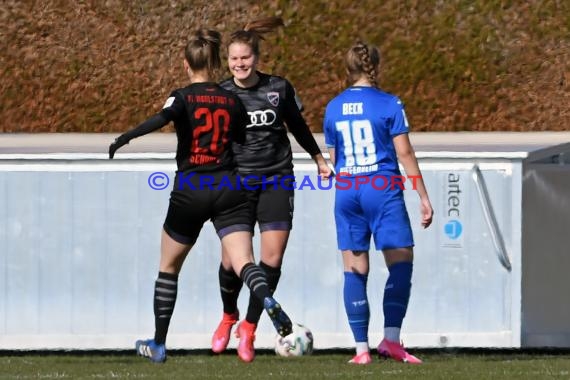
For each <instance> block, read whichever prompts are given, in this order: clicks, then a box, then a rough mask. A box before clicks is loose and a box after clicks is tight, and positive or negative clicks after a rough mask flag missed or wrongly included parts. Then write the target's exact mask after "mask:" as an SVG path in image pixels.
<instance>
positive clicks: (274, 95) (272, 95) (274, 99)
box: [267, 91, 279, 107]
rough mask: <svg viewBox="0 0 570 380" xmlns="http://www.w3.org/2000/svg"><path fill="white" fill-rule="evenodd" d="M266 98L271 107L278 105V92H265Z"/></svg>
mask: <svg viewBox="0 0 570 380" xmlns="http://www.w3.org/2000/svg"><path fill="white" fill-rule="evenodd" d="M267 100H269V103H271V105H272V106H273V107H277V106H278V105H279V93H278V92H274V91H272V92H268V93H267Z"/></svg>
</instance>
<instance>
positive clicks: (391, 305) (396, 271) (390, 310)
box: [382, 262, 413, 328]
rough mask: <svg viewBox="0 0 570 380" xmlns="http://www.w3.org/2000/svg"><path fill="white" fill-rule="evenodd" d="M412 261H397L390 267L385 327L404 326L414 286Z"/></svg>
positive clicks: (385, 290) (384, 303) (385, 299)
mask: <svg viewBox="0 0 570 380" xmlns="http://www.w3.org/2000/svg"><path fill="white" fill-rule="evenodd" d="M412 269H413V264H412V263H410V262H401V263H396V264H394V265H392V266H390V267H389V268H388V271H389V272H390V275H389V276H388V280H387V281H386V287H385V288H384V301H383V303H382V304H383V307H384V327H398V328H401V327H402V321H403V320H404V317H405V316H406V310H407V309H408V301H409V300H410V290H411V288H412Z"/></svg>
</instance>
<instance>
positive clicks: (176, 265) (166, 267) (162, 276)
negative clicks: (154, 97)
mask: <svg viewBox="0 0 570 380" xmlns="http://www.w3.org/2000/svg"><path fill="white" fill-rule="evenodd" d="M220 66H221V60H220V34H219V33H218V32H216V31H211V30H199V31H196V32H195V33H194V34H193V35H192V37H191V38H190V42H189V43H188V45H187V46H186V49H185V60H184V68H185V70H186V71H187V73H188V76H189V78H190V85H189V86H187V87H184V88H181V89H177V90H175V91H173V92H172V93H171V94H170V97H169V98H168V99H167V100H166V103H165V104H164V107H163V109H162V111H161V112H160V113H158V114H157V115H155V116H153V117H151V118H150V119H148V120H146V121H145V122H144V123H142V124H141V125H139V126H138V127H136V128H135V129H133V130H131V131H129V132H127V133H125V134H123V135H121V136H119V137H118V138H117V139H116V140H115V142H114V143H113V144H111V146H110V147H109V158H113V156H114V154H115V151H116V150H117V149H118V148H120V147H121V146H123V145H125V144H128V142H129V141H130V140H131V139H133V138H135V137H138V136H142V135H145V134H147V133H150V132H152V131H154V130H157V129H159V128H161V127H163V126H165V125H166V124H168V123H169V122H170V121H172V122H174V126H175V128H176V135H177V137H178V147H177V153H176V162H177V165H178V170H177V172H176V180H175V181H174V188H173V190H172V193H171V195H170V204H169V207H168V213H167V215H166V220H165V222H164V226H163V231H162V239H161V252H160V267H159V272H158V278H157V280H156V283H155V288H154V318H155V334H154V339H148V340H139V341H137V342H136V351H137V353H138V354H139V355H141V356H145V357H148V358H149V359H150V360H151V361H153V362H158V363H161V362H164V361H165V360H166V349H165V341H166V335H167V332H168V326H169V324H170V319H171V317H172V312H173V310H174V304H175V302H176V295H177V288H178V274H179V273H180V270H181V268H182V264H183V262H184V259H185V258H186V255H187V254H188V252H189V251H190V248H192V246H193V245H194V243H195V242H196V240H197V238H198V235H199V233H200V230H201V229H202V226H203V224H204V222H206V221H207V220H208V219H211V220H212V222H213V224H214V227H215V229H216V232H217V234H218V236H219V238H220V240H221V242H222V247H223V250H224V253H225V255H226V256H225V258H226V259H228V262H229V266H230V267H231V268H232V269H233V270H234V271H235V273H239V276H240V278H241V279H242V280H243V281H244V282H245V283H246V285H247V286H248V287H249V288H250V289H252V292H253V293H254V294H255V296H256V297H258V298H259V302H260V303H261V304H262V305H263V307H264V308H265V310H266V311H267V313H268V314H269V316H270V317H271V320H272V321H273V323H274V325H275V328H276V329H277V332H278V333H279V334H281V335H282V336H285V335H287V334H289V333H290V332H291V321H290V320H289V317H288V316H287V315H286V314H285V312H283V310H282V309H281V306H280V305H279V304H278V303H277V302H276V301H275V300H274V299H273V298H272V293H271V291H270V288H269V286H268V282H267V279H266V276H265V274H264V272H263V270H262V269H260V268H259V267H258V266H257V265H255V262H254V259H253V248H252V244H251V239H252V232H251V227H250V219H251V216H250V214H251V211H250V210H251V208H250V207H249V205H248V201H247V198H246V197H245V195H244V193H243V192H241V191H238V190H236V189H237V188H238V186H237V182H236V181H237V178H236V174H235V164H234V161H233V154H232V149H231V144H232V141H234V140H235V141H240V140H241V142H243V139H244V131H245V127H246V125H247V114H246V111H245V109H244V108H243V105H242V103H241V102H240V100H239V98H237V96H236V95H234V94H233V93H231V92H230V91H227V90H224V89H223V88H221V87H220V86H219V85H217V84H216V83H214V82H212V81H211V79H210V78H212V76H213V72H214V71H215V70H216V69H219V68H220ZM200 176H208V178H209V179H211V178H214V181H213V182H211V180H210V181H209V183H211V185H212V186H211V187H206V188H205V189H202V188H201V187H200V183H201V182H200ZM222 184H225V186H224V185H222ZM214 189H215V190H214Z"/></svg>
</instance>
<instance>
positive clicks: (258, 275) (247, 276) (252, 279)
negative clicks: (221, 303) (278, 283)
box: [240, 263, 271, 323]
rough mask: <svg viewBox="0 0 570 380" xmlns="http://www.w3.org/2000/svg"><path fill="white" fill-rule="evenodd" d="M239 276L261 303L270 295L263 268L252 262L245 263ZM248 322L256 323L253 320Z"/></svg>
mask: <svg viewBox="0 0 570 380" xmlns="http://www.w3.org/2000/svg"><path fill="white" fill-rule="evenodd" d="M240 277H241V279H242V280H243V282H244V283H245V285H246V286H247V287H248V288H249V290H250V291H251V295H252V296H254V297H255V298H257V299H258V300H259V302H261V304H263V300H265V298H267V297H271V292H270V291H269V286H268V285H267V278H266V277H265V273H263V270H262V269H261V268H260V267H258V266H257V265H255V264H254V263H247V264H245V265H244V266H243V268H242V270H241V273H240ZM246 320H247V318H246ZM248 322H250V323H257V322H255V321H248Z"/></svg>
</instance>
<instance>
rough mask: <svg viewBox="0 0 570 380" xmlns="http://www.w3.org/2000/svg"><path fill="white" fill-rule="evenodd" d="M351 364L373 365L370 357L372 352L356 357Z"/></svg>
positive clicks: (351, 360) (350, 361)
mask: <svg viewBox="0 0 570 380" xmlns="http://www.w3.org/2000/svg"><path fill="white" fill-rule="evenodd" d="M348 363H349V364H370V363H372V358H371V357H370V352H363V353H361V354H360V355H356V356H355V357H353V358H352V359H350V360H349V361H348Z"/></svg>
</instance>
